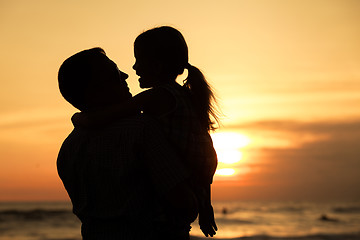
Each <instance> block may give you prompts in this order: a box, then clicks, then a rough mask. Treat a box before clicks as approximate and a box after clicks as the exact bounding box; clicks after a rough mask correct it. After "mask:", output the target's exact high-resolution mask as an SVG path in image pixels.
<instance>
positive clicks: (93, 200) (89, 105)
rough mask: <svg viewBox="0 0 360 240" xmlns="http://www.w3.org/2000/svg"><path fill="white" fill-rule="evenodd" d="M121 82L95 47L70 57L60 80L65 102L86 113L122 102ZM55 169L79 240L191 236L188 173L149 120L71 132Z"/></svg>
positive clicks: (135, 118)
mask: <svg viewBox="0 0 360 240" xmlns="http://www.w3.org/2000/svg"><path fill="white" fill-rule="evenodd" d="M126 78H127V75H126V74H125V73H123V72H121V71H119V70H118V68H117V66H116V64H115V63H114V62H113V61H111V60H110V59H109V58H108V57H107V56H106V54H105V52H104V50H102V49H101V48H93V49H89V50H84V51H82V52H79V53H77V54H75V55H73V56H71V57H70V58H68V59H67V60H65V62H64V63H63V64H62V65H61V67H60V70H59V75H58V80H59V88H60V92H61V94H62V95H63V97H64V98H65V99H66V100H67V101H68V102H69V103H71V104H72V105H73V106H74V107H76V108H78V109H79V110H81V111H85V112H91V111H93V110H97V109H101V108H104V107H109V106H111V105H113V104H122V103H126V101H127V100H129V98H131V94H130V92H129V88H128V87H127V84H126V82H125V79H126ZM57 167H58V173H59V176H60V178H61V180H62V181H63V184H64V186H65V188H66V190H67V192H68V194H69V197H70V199H71V201H72V204H73V212H74V214H75V215H76V216H77V217H78V218H79V219H80V220H81V222H82V229H81V230H82V236H83V239H85V240H86V239H142V240H144V239H162V238H164V239H165V238H168V237H169V238H171V239H187V238H188V237H189V236H188V231H184V226H187V225H189V223H190V222H192V221H193V220H194V219H195V218H196V213H197V209H196V200H195V198H194V195H193V193H192V192H191V191H190V190H189V188H188V187H187V185H186V180H187V177H188V174H187V172H186V170H185V168H184V167H183V166H182V165H181V164H180V161H179V160H178V159H177V156H176V155H175V154H174V152H173V150H172V148H171V147H170V146H169V144H168V143H167V142H166V140H165V137H164V136H162V134H161V131H160V130H159V128H158V127H157V126H156V122H154V121H153V120H152V119H150V118H147V117H146V116H144V115H140V114H134V116H131V117H127V118H124V119H122V120H119V121H115V122H114V123H112V124H110V125H108V126H102V127H98V128H96V129H87V128H81V127H75V128H74V130H73V131H72V132H71V133H70V135H69V136H68V137H67V138H66V140H65V141H64V143H63V145H62V147H61V149H60V152H59V155H58V159H57ZM159 226H160V228H159ZM169 234H171V236H169Z"/></svg>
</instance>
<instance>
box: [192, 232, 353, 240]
mask: <svg viewBox="0 0 360 240" xmlns="http://www.w3.org/2000/svg"><path fill="white" fill-rule="evenodd" d="M205 239H206V240H210V239H214V240H360V231H359V232H358V233H349V234H315V235H309V236H293V237H273V236H267V235H259V236H245V237H237V238H236V237H235V238H216V237H213V238H205V237H196V236H190V240H205Z"/></svg>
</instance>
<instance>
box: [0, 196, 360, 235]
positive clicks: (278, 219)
mask: <svg viewBox="0 0 360 240" xmlns="http://www.w3.org/2000/svg"><path fill="white" fill-rule="evenodd" d="M213 205H214V210H215V216H216V222H217V224H218V228H219V230H218V233H217V234H216V236H215V237H216V238H217V239H253V240H260V239H266V240H275V239H309V240H310V239H311V240H320V239H328V240H337V239H339V240H340V239H341V240H355V239H359V240H360V202H356V201H354V202H276V201H267V202H265V201H231V202H230V201H222V202H220V201H215V202H214V203H213ZM191 236H192V239H193V240H198V239H199V238H204V236H203V235H202V233H201V231H200V229H199V226H198V224H197V221H196V222H195V223H193V227H192V230H191ZM79 239H81V236H80V222H79V220H78V219H77V218H76V217H75V216H74V215H73V214H72V212H71V204H70V203H69V202H31V203H29V202H27V203H22V202H1V203H0V240H79ZM169 239H171V238H169Z"/></svg>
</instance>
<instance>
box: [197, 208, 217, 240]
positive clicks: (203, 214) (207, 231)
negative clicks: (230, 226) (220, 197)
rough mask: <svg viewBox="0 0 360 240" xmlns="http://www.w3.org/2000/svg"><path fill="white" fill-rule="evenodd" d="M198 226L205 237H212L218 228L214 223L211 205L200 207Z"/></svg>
mask: <svg viewBox="0 0 360 240" xmlns="http://www.w3.org/2000/svg"><path fill="white" fill-rule="evenodd" d="M199 225H200V229H201V231H202V232H203V233H204V235H205V236H206V237H208V236H210V237H212V236H214V235H215V234H216V231H217V230H218V228H217V226H216V223H215V217H214V210H213V208H212V206H211V205H207V206H202V207H200V209H199Z"/></svg>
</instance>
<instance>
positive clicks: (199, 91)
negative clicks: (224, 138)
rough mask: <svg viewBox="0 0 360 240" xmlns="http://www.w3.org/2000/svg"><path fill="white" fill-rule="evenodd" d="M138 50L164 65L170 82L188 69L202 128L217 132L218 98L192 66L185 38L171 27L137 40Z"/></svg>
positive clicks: (191, 89)
mask: <svg viewBox="0 0 360 240" xmlns="http://www.w3.org/2000/svg"><path fill="white" fill-rule="evenodd" d="M134 48H135V49H136V50H138V51H140V52H141V53H142V54H143V55H145V56H147V57H149V58H151V59H154V60H155V61H158V62H160V63H161V64H162V65H163V67H164V71H165V72H164V73H165V74H167V76H168V77H170V79H176V77H177V76H178V75H180V74H182V73H183V72H184V69H185V68H186V69H187V70H188V77H187V78H186V79H185V80H184V87H186V88H188V89H189V90H190V92H191V95H192V98H193V99H192V100H193V101H192V102H193V103H194V105H195V106H196V110H197V114H198V117H199V119H200V122H201V125H202V126H203V127H204V128H206V129H207V130H214V129H215V128H216V127H215V122H214V121H213V120H212V119H211V118H213V119H214V120H215V121H216V122H218V117H217V112H216V110H215V106H214V102H216V99H215V96H214V93H213V91H212V89H211V87H210V85H209V84H208V82H207V81H206V79H205V77H204V75H203V74H202V72H201V71H200V70H199V69H198V68H197V67H195V66H192V65H190V64H189V56H188V47H187V44H186V41H185V39H184V37H183V35H182V34H181V33H180V32H179V31H178V30H177V29H175V28H173V27H169V26H162V27H157V28H153V29H150V30H147V31H145V32H143V33H141V34H140V35H139V36H138V37H137V38H136V39H135V42H134Z"/></svg>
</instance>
